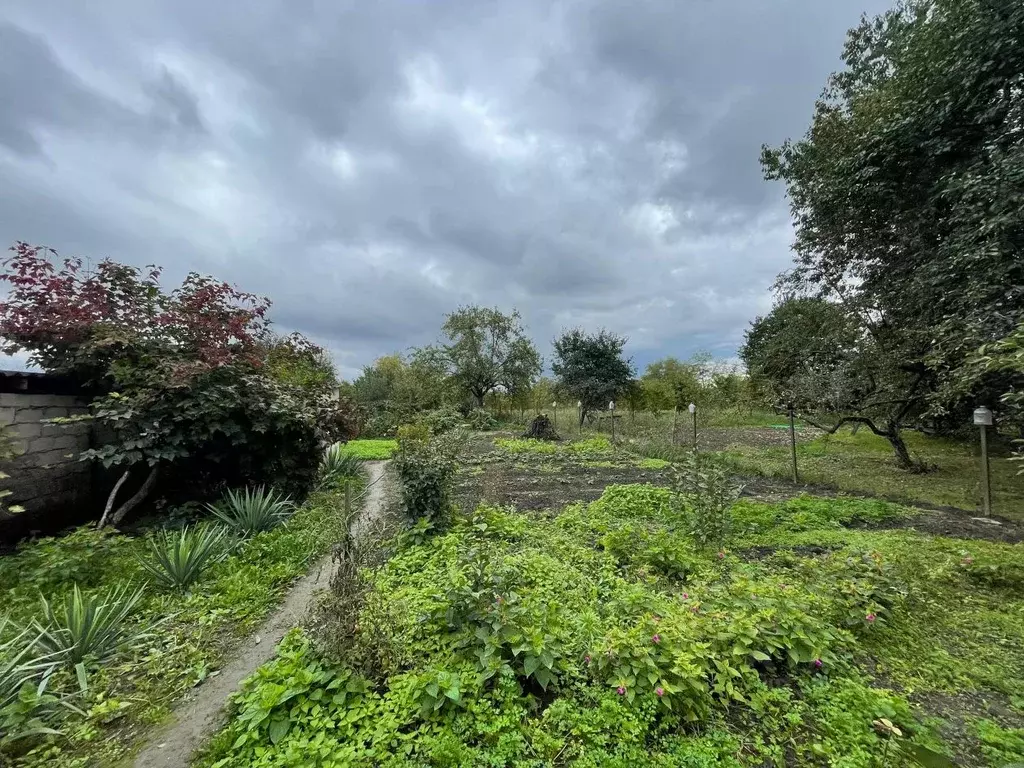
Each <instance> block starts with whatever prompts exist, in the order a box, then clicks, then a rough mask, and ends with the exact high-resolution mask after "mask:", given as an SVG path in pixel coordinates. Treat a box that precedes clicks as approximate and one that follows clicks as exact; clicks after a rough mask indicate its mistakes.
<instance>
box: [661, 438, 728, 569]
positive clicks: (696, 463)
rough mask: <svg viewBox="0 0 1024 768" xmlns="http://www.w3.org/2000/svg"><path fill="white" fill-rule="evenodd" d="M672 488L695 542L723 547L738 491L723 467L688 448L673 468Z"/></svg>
mask: <svg viewBox="0 0 1024 768" xmlns="http://www.w3.org/2000/svg"><path fill="white" fill-rule="evenodd" d="M672 489H673V492H674V494H675V497H676V503H677V504H678V508H679V512H680V514H681V516H682V517H684V518H685V519H686V521H687V525H688V527H689V530H690V534H691V535H692V536H693V538H694V540H695V541H696V542H697V544H698V545H699V546H701V547H710V548H718V549H721V548H722V547H724V546H725V543H726V541H727V540H728V538H729V535H730V533H731V532H732V505H733V503H734V502H735V501H736V499H737V498H738V497H739V495H740V489H739V488H737V487H736V486H734V485H733V484H732V483H731V482H730V481H729V475H728V473H727V472H726V471H725V469H724V468H723V467H722V466H721V465H720V464H719V463H718V462H716V461H715V460H714V459H713V458H711V457H709V456H707V455H706V454H702V453H697V452H696V451H690V452H688V453H686V454H685V456H684V458H683V460H682V461H680V462H679V464H678V465H676V466H675V467H674V468H673V471H672Z"/></svg>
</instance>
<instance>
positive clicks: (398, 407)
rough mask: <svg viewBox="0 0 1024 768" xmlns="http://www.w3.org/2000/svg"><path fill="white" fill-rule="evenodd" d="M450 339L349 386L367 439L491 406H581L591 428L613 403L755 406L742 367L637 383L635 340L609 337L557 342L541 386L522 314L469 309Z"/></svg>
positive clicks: (682, 369)
mask: <svg viewBox="0 0 1024 768" xmlns="http://www.w3.org/2000/svg"><path fill="white" fill-rule="evenodd" d="M441 336H442V338H441V340H440V341H438V342H437V343H436V344H432V345H428V346H426V347H420V348H416V349H413V350H411V351H410V352H408V353H407V354H404V355H401V354H393V355H388V356H385V357H381V358H379V359H377V360H376V361H375V362H374V363H373V364H372V365H368V366H366V367H365V368H364V369H363V371H362V373H361V374H360V375H359V376H358V377H357V378H356V379H355V380H354V381H353V382H351V383H345V384H342V388H343V392H344V394H345V395H347V396H348V397H349V398H350V399H351V400H352V401H354V402H355V403H356V404H357V406H358V407H359V408H360V409H361V410H362V412H363V415H364V425H363V426H364V431H365V432H366V433H368V434H388V433H390V432H392V431H394V430H395V429H396V428H397V427H398V425H400V424H402V423H404V422H407V421H410V420H414V419H423V418H427V419H428V420H430V419H436V420H439V421H442V422H443V421H446V420H448V419H451V420H456V419H459V418H466V417H469V416H470V415H471V414H472V413H473V412H474V411H475V410H479V409H481V408H484V407H485V406H491V407H492V410H497V411H500V410H501V409H503V408H504V409H506V410H508V411H515V410H518V411H521V412H524V413H525V412H526V411H528V410H529V411H533V410H538V411H546V410H550V408H551V407H552V405H553V404H554V403H560V404H561V407H562V408H565V409H566V410H567V411H568V410H569V409H576V407H577V404H579V410H578V416H579V418H580V420H581V421H582V420H584V419H587V418H590V417H592V416H593V415H594V414H595V413H597V412H600V411H604V410H606V409H607V407H608V404H609V403H610V402H613V401H616V402H617V403H618V407H619V408H624V409H629V410H632V411H664V410H672V409H673V408H677V407H681V408H685V407H686V406H687V405H688V404H689V403H690V402H699V403H701V404H702V406H703V405H710V404H715V405H722V406H726V405H735V404H738V403H748V402H749V401H750V398H751V393H750V392H749V387H748V386H747V379H746V377H745V376H744V375H742V374H741V373H740V372H739V371H738V370H736V368H737V366H731V367H730V366H728V365H726V364H724V363H721V362H716V361H715V360H714V359H713V358H712V357H711V355H710V354H709V353H699V354H697V355H695V356H694V357H692V358H691V359H690V360H689V361H687V362H681V361H679V360H677V359H676V358H673V357H668V358H665V359H663V360H658V361H655V362H653V363H651V364H650V365H648V366H647V368H646V370H645V371H644V373H643V375H642V376H640V377H639V378H637V370H636V366H635V365H634V363H633V361H632V360H631V359H630V358H628V357H626V355H625V351H624V350H625V345H626V341H627V339H626V338H625V337H624V336H620V335H618V334H615V333H612V332H610V331H607V330H604V329H601V330H597V331H594V332H588V331H584V330H582V329H579V328H572V329H567V330H565V331H563V332H562V333H561V334H560V335H559V336H558V337H557V338H556V339H554V340H553V342H552V357H551V371H552V373H553V376H552V377H547V376H541V372H542V371H543V359H542V357H541V355H540V353H539V351H538V349H537V347H536V345H535V344H534V343H533V342H532V341H531V340H530V339H529V337H528V336H527V335H526V332H525V329H524V328H523V325H522V320H521V317H520V314H519V313H518V312H517V311H515V310H513V311H512V312H511V313H508V314H505V313H503V312H501V311H500V310H498V309H492V308H487V307H478V306H469V307H462V308H459V309H458V310H456V311H455V312H453V313H451V314H450V315H448V316H447V317H446V318H445V320H444V323H443V325H442V326H441Z"/></svg>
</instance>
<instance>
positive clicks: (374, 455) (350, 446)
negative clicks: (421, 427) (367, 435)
mask: <svg viewBox="0 0 1024 768" xmlns="http://www.w3.org/2000/svg"><path fill="white" fill-rule="evenodd" d="M397 450H398V441H397V440H350V441H349V442H347V443H345V446H344V452H345V453H347V454H350V455H352V456H357V457H358V458H360V459H365V460H373V459H390V458H391V454H393V453H394V452H395V451H397Z"/></svg>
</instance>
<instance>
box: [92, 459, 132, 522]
mask: <svg viewBox="0 0 1024 768" xmlns="http://www.w3.org/2000/svg"><path fill="white" fill-rule="evenodd" d="M131 472H132V470H131V468H128V469H126V470H125V471H124V474H123V475H121V477H120V478H118V480H117V482H116V483H114V488H113V490H111V491H110V495H109V496H107V506H105V507H104V508H103V516H102V517H100V522H99V524H98V525H97V526H96V527H97V528H102V527H103V526H104V525H106V524H107V518H108V517H110V510H112V509H113V508H114V501H115V500H116V499H117V492H118V491H120V490H121V486H122V485H124V483H125V481H126V480H127V479H128V475H130V474H131Z"/></svg>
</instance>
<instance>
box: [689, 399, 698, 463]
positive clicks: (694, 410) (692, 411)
mask: <svg viewBox="0 0 1024 768" xmlns="http://www.w3.org/2000/svg"><path fill="white" fill-rule="evenodd" d="M690 416H692V417H693V452H694V453H696V452H697V406H696V405H694V404H693V403H690Z"/></svg>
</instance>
